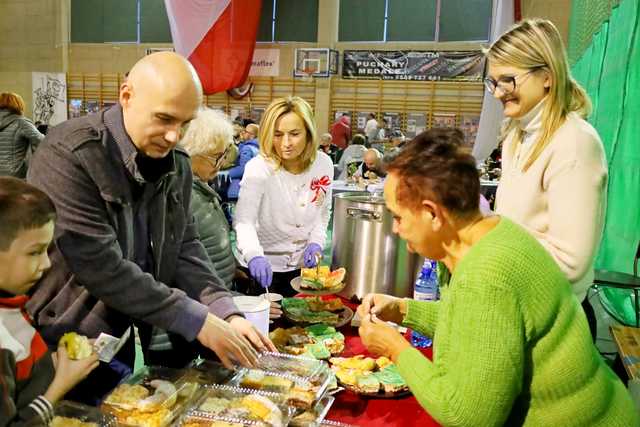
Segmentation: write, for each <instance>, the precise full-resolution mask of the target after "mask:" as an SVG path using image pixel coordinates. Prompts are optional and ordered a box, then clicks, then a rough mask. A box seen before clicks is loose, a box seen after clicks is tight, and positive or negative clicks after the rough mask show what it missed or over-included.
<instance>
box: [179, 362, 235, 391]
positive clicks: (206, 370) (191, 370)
mask: <svg viewBox="0 0 640 427" xmlns="http://www.w3.org/2000/svg"><path fill="white" fill-rule="evenodd" d="M234 374H235V371H233V370H231V369H227V368H225V367H224V365H223V364H222V363H218V362H214V361H211V360H207V359H196V360H194V361H193V362H192V363H191V365H190V366H189V367H188V368H187V369H186V372H185V375H184V377H183V379H185V380H186V381H193V382H196V383H198V384H203V385H206V384H226V383H228V382H229V380H230V379H231V377H233V375H234Z"/></svg>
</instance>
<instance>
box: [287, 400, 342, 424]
mask: <svg viewBox="0 0 640 427" xmlns="http://www.w3.org/2000/svg"><path fill="white" fill-rule="evenodd" d="M334 401H335V398H334V397H333V396H324V397H323V398H322V399H320V400H319V401H318V403H317V404H316V406H315V407H314V408H313V409H312V410H309V411H298V413H297V414H295V415H294V416H293V418H291V422H290V423H289V425H290V426H292V427H319V426H320V425H321V424H322V421H323V420H324V417H326V416H327V413H328V412H329V409H331V405H333V402H334Z"/></svg>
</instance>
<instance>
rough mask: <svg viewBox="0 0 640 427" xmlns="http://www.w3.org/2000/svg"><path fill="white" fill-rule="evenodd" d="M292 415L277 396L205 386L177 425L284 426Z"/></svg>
mask: <svg viewBox="0 0 640 427" xmlns="http://www.w3.org/2000/svg"><path fill="white" fill-rule="evenodd" d="M293 413H294V408H291V407H289V406H287V404H286V402H285V397H284V396H283V395H281V394H279V393H270V392H265V391H260V390H251V389H245V388H239V387H232V386H225V385H212V386H205V387H204V389H203V393H202V394H201V396H200V398H199V399H198V400H197V402H196V404H195V405H193V406H192V409H191V410H189V411H188V412H187V413H186V414H185V415H183V416H182V417H181V419H180V422H179V424H178V425H180V426H185V427H187V426H188V427H195V426H211V425H216V426H217V425H219V426H225V427H227V426H233V427H237V426H260V427H284V426H286V425H288V424H289V420H290V419H291V416H292V415H293Z"/></svg>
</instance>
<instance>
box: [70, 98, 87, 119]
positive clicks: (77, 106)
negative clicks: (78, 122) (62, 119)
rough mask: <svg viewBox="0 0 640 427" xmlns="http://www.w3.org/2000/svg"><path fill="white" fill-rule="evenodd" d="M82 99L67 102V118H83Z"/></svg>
mask: <svg viewBox="0 0 640 427" xmlns="http://www.w3.org/2000/svg"><path fill="white" fill-rule="evenodd" d="M83 115H84V112H83V107H82V99H70V100H69V118H70V119H74V118H76V117H80V116H83Z"/></svg>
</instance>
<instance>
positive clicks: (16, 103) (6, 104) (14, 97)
mask: <svg viewBox="0 0 640 427" xmlns="http://www.w3.org/2000/svg"><path fill="white" fill-rule="evenodd" d="M0 108H6V109H7V110H9V111H11V112H12V113H13V114H17V115H19V116H21V115H23V114H24V109H25V105H24V100H23V99H22V97H21V96H20V95H18V94H17V93H13V92H3V93H0Z"/></svg>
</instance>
